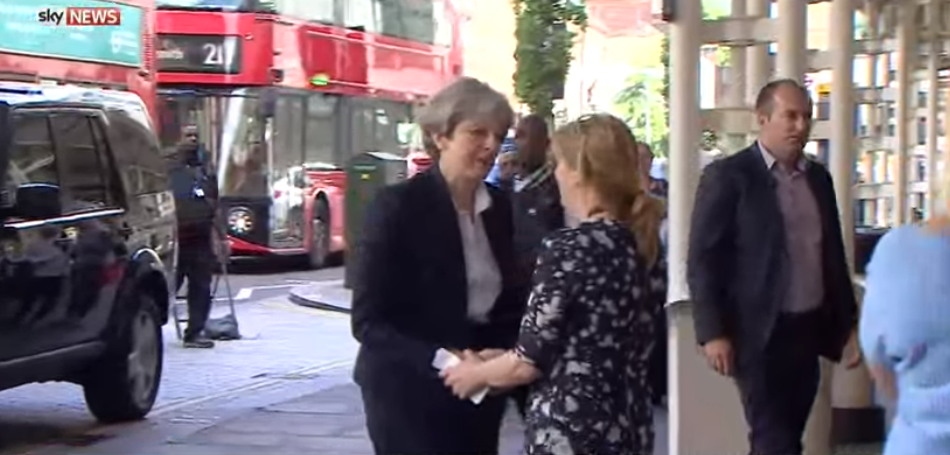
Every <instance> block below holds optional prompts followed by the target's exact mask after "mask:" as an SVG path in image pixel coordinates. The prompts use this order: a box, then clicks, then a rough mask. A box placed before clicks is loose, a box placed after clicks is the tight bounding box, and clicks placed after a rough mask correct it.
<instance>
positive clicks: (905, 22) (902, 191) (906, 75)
mask: <svg viewBox="0 0 950 455" xmlns="http://www.w3.org/2000/svg"><path fill="white" fill-rule="evenodd" d="M894 7H895V8H899V10H898V12H897V16H898V25H897V90H898V94H897V109H896V112H897V114H896V118H895V119H894V122H895V125H896V129H897V131H896V133H897V134H896V135H897V148H896V150H894V153H895V160H894V161H895V166H894V168H895V169H894V179H893V180H894V203H893V207H894V212H893V224H894V225H895V226H900V225H902V224H904V223H905V221H906V220H907V215H908V208H907V207H908V205H907V202H908V201H907V155H908V153H910V151H911V150H912V149H913V147H914V146H915V145H916V144H914V143H912V141H911V140H912V138H913V135H914V134H915V131H916V121H917V119H916V118H915V117H916V116H913V115H912V114H913V113H914V111H915V109H916V101H917V97H916V96H914V95H916V94H915V93H913V74H914V70H915V67H916V65H915V63H916V61H917V53H916V50H917V47H916V43H915V41H916V40H915V38H916V37H915V32H916V30H915V29H914V27H915V24H914V20H915V13H916V8H917V2H901V3H899V4H897V5H895V6H894ZM911 128H913V130H911Z"/></svg>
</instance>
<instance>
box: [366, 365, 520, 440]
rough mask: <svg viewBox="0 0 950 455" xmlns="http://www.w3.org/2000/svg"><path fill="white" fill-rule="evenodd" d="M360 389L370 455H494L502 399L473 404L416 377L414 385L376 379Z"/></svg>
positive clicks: (505, 400) (491, 397)
mask: <svg viewBox="0 0 950 455" xmlns="http://www.w3.org/2000/svg"><path fill="white" fill-rule="evenodd" d="M397 368H398V367H397ZM393 376H394V377H395V376H398V373H393ZM360 389H361V392H362V396H363V409H364V411H365V415H366V429H367V432H368V433H369V438H370V440H371V441H372V442H373V451H374V453H375V454H376V455H497V454H498V442H499V433H500V429H501V419H502V416H503V414H504V409H505V404H506V403H507V399H506V398H505V397H504V396H488V397H486V398H485V400H484V401H483V402H482V403H481V404H479V405H475V404H472V403H470V402H469V401H468V400H460V399H458V398H456V397H454V396H452V394H451V393H450V391H449V389H448V388H446V387H445V386H444V385H443V384H442V383H441V380H438V378H435V379H426V378H422V377H421V376H420V377H418V382H417V383H407V382H403V381H400V380H393V381H391V383H387V381H386V380H376V381H373V384H371V385H368V386H362V387H361V388H360Z"/></svg>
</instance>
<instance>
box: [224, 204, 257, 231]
mask: <svg viewBox="0 0 950 455" xmlns="http://www.w3.org/2000/svg"><path fill="white" fill-rule="evenodd" d="M228 229H230V230H231V232H233V233H235V234H238V235H240V234H247V233H249V232H251V231H252V230H253V229H254V215H253V214H252V213H251V211H250V210H248V209H246V208H244V207H236V208H233V209H231V212H230V213H228Z"/></svg>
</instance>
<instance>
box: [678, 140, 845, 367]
mask: <svg viewBox="0 0 950 455" xmlns="http://www.w3.org/2000/svg"><path fill="white" fill-rule="evenodd" d="M806 176H807V179H808V183H809V185H810V187H811V190H812V193H813V194H814V197H815V200H816V201H817V203H818V208H819V211H820V213H821V220H822V268H823V271H824V278H825V283H824V285H825V296H824V300H823V302H822V305H821V307H820V310H819V311H820V314H821V327H819V328H818V332H817V333H818V336H819V338H820V340H819V347H820V349H821V352H820V354H821V355H822V356H824V357H827V358H829V359H832V360H835V361H837V360H840V357H841V351H842V350H843V348H844V346H845V344H846V343H847V341H848V337H849V336H850V333H851V330H852V329H853V328H854V326H855V322H856V313H857V305H856V302H855V298H854V288H853V287H852V283H851V277H850V272H849V269H848V265H847V260H846V257H845V251H844V244H843V242H842V236H841V223H840V220H839V218H838V206H837V201H836V199H835V192H834V186H833V184H832V180H831V175H830V174H829V173H828V171H827V170H826V169H825V167H824V166H822V165H821V164H819V163H817V162H809V164H808V167H807V170H806ZM789 267H790V264H789V260H788V255H787V250H786V245H785V226H784V223H783V218H782V213H781V209H780V207H779V203H778V197H777V195H776V190H775V181H774V178H773V176H772V174H771V173H770V171H769V169H768V167H767V166H766V163H765V160H764V159H763V157H762V154H761V151H760V149H759V147H758V145H755V144H754V145H752V146H750V147H748V148H746V149H745V150H743V151H741V152H739V153H737V154H735V155H733V156H730V157H727V158H724V159H721V160H719V161H716V162H714V163H712V164H710V165H709V166H707V167H706V169H705V171H704V172H703V176H702V179H701V180H700V184H699V189H698V190H697V193H696V206H695V208H694V210H693V220H692V228H691V232H690V239H689V263H688V272H687V278H688V281H689V287H690V293H691V294H692V300H693V307H694V311H693V313H694V318H695V328H696V338H697V341H698V342H699V343H700V344H704V343H706V342H708V341H711V340H713V339H716V338H719V337H727V338H729V339H730V340H732V341H733V343H734V345H735V346H736V350H737V355H739V356H740V358H741V357H742V356H743V355H747V354H753V353H757V352H761V351H762V350H763V349H764V348H765V345H766V343H767V342H768V340H769V337H770V335H771V333H772V329H773V327H774V325H775V321H776V319H777V318H778V316H779V314H780V313H781V308H782V303H783V302H782V300H783V298H784V296H785V291H786V289H787V287H788V286H789Z"/></svg>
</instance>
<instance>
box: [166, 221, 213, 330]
mask: <svg viewBox="0 0 950 455" xmlns="http://www.w3.org/2000/svg"><path fill="white" fill-rule="evenodd" d="M178 251H179V254H178V272H177V277H176V284H175V286H176V289H180V288H181V285H182V282H183V281H185V279H186V278H187V281H188V328H187V329H185V339H186V340H188V339H191V338H194V337H196V336H198V335H200V334H201V332H202V331H203V330H204V328H205V324H206V323H207V322H208V316H209V315H210V314H211V300H212V296H211V280H212V279H214V268H215V265H216V259H215V255H214V249H213V248H212V247H211V239H207V240H205V239H195V240H187V241H181V242H180V243H179V247H178Z"/></svg>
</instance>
